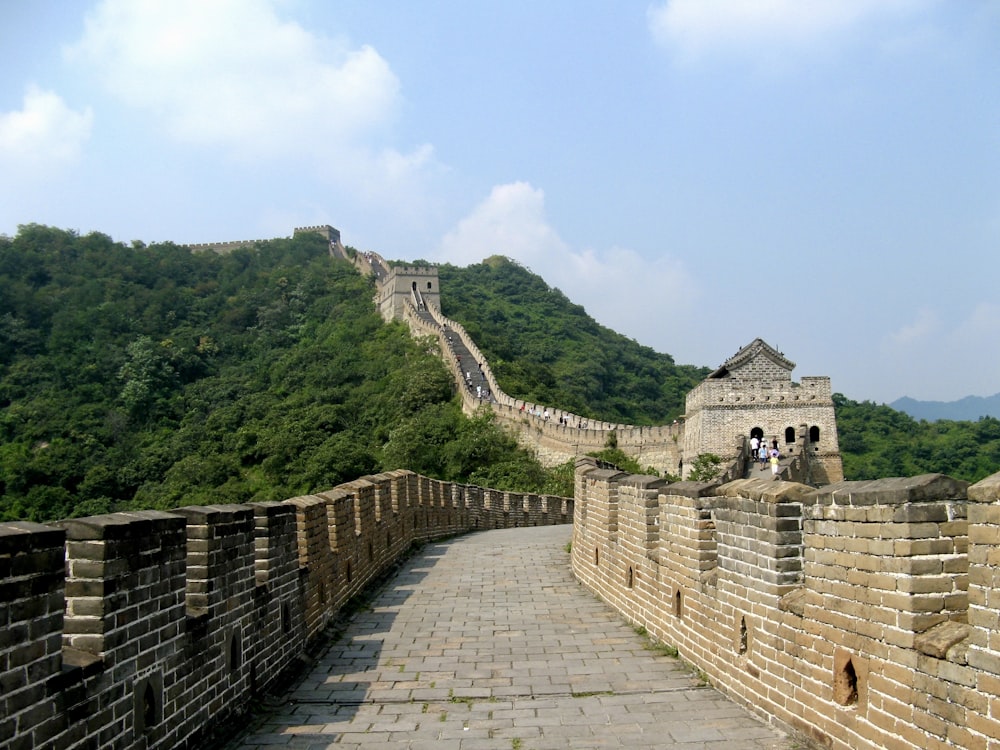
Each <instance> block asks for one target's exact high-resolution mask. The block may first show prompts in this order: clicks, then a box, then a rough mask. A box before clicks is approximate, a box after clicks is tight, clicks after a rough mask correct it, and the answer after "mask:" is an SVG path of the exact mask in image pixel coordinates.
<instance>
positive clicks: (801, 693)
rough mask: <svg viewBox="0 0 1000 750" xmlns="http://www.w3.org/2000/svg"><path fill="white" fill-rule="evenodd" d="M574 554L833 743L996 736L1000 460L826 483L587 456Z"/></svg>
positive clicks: (791, 721) (681, 645) (933, 744)
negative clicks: (711, 477) (980, 472)
mask: <svg viewBox="0 0 1000 750" xmlns="http://www.w3.org/2000/svg"><path fill="white" fill-rule="evenodd" d="M574 514H575V516H574V526H573V543H572V565H573V570H574V573H575V574H576V576H577V578H578V579H579V580H580V581H581V582H582V583H583V584H584V585H585V586H587V587H588V588H589V589H591V590H592V591H593V592H594V593H595V594H597V595H598V596H600V597H601V598H602V599H604V600H605V601H606V602H608V603H609V604H610V605H612V606H613V607H614V608H615V609H617V610H618V611H619V612H621V614H622V615H623V616H624V617H625V618H626V619H627V620H628V621H630V622H632V623H634V624H636V625H641V626H642V627H644V628H645V629H646V630H647V631H648V632H649V634H650V635H651V636H652V637H654V638H656V639H658V640H660V641H663V642H666V643H668V644H671V645H673V646H675V647H676V648H677V650H678V652H679V654H680V656H681V657H682V658H683V659H685V660H686V661H688V662H690V663H691V664H693V665H695V666H696V667H697V668H698V669H699V670H700V671H702V672H703V673H704V674H705V675H707V677H708V679H709V680H710V682H711V683H712V684H713V685H714V686H716V687H718V688H719V689H721V690H723V691H724V692H726V693H727V694H729V695H730V696H731V697H733V698H735V699H737V700H739V701H741V702H743V703H744V704H745V705H747V706H748V707H749V708H751V709H752V710H754V711H756V712H758V713H760V714H763V715H765V716H766V717H768V718H770V719H771V720H775V721H778V722H780V723H781V724H784V725H786V726H791V727H793V728H795V729H797V730H799V731H801V732H803V733H804V734H806V735H808V736H809V737H811V738H812V739H814V740H816V741H817V742H818V743H819V744H820V745H822V746H823V747H827V748H833V749H834V750H877V749H881V748H887V747H891V748H901V749H907V748H912V749H913V750H916V749H917V748H920V749H927V748H939V749H942V750H943V749H944V748H954V747H963V748H982V749H984V750H985V749H987V748H992V747H995V746H996V743H997V738H1000V716H998V715H997V713H996V711H995V710H994V708H993V707H994V706H996V705H998V704H1000V598H998V597H996V596H995V592H996V587H997V585H998V584H1000V554H998V550H1000V533H998V530H1000V474H995V475H993V476H991V477H988V478H987V479H984V480H983V481H982V482H979V483H978V484H975V485H973V486H972V487H969V486H968V484H967V483H966V482H961V481H958V480H954V479H951V478H949V477H946V476H943V475H940V474H931V475H925V476H918V477H910V478H895V479H880V480H876V481H871V482H838V483H835V484H831V485H828V486H825V487H822V488H820V489H813V488H811V487H808V486H806V485H802V484H798V483H795V482H772V481H769V480H756V479H740V480H737V481H733V482H730V483H728V484H725V485H722V486H721V487H720V486H713V485H710V484H704V483H694V482H678V483H675V484H666V483H664V482H663V481H662V480H657V479H655V478H653V477H643V476H633V475H628V474H623V473H622V472H619V471H617V470H614V469H609V468H605V467H601V466H599V465H597V464H596V463H594V462H593V461H592V460H590V459H581V460H580V461H579V462H578V464H577V473H576V481H575V503H574Z"/></svg>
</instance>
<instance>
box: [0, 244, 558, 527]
mask: <svg viewBox="0 0 1000 750" xmlns="http://www.w3.org/2000/svg"><path fill="white" fill-rule="evenodd" d="M371 284H372V282H371V281H370V280H367V279H364V278H362V277H360V276H359V275H358V274H357V273H356V272H355V271H354V270H353V269H352V268H351V267H350V265H349V264H346V263H343V262H338V261H334V260H332V259H331V258H330V257H329V256H328V254H327V252H326V245H325V242H324V241H323V240H322V239H321V238H320V237H319V236H318V235H317V236H312V235H308V234H305V235H299V236H296V237H295V238H294V239H291V240H273V241H270V242H264V243H259V244H258V246H257V248H256V249H252V248H247V249H240V250H237V251H235V252H232V253H230V254H228V255H216V254H214V253H192V252H191V251H190V250H188V249H187V248H184V247H179V246H176V245H173V244H170V243H167V244H162V245H155V246H149V247H146V246H144V245H143V244H142V243H133V245H132V246H131V247H127V246H125V245H122V244H120V243H115V242H113V241H112V240H111V239H110V238H109V237H107V236H105V235H102V234H96V233H95V234H89V235H86V236H82V237H81V236H78V235H77V234H76V233H74V232H69V231H62V230H57V229H52V228H47V227H42V226H37V225H28V226H23V227H21V228H20V231H19V232H18V234H17V236H16V237H14V238H9V237H0V519H7V520H11V519H30V520H52V519H58V518H66V517H70V516H76V515H89V514H95V513H102V512H107V511H113V510H120V509H128V508H171V507H177V506H180V505H191V504H207V503H217V502H248V501H259V500H280V499H284V498H288V497H294V496H295V495H298V494H303V493H308V492H314V491H319V490H323V489H327V488H330V487H332V486H334V485H336V484H338V483H340V482H344V481H349V480H352V479H355V478H357V477H359V476H363V475H365V474H370V473H374V472H378V471H382V470H387V469H394V468H408V469H412V470H413V471H417V472H420V473H423V474H426V475H429V476H434V477H438V478H442V479H448V480H455V481H469V482H474V483H477V484H484V485H488V486H493V487H497V488H499V489H518V490H524V491H546V492H558V493H560V494H561V493H565V492H567V491H571V489H569V490H567V487H568V488H571V487H572V484H571V483H569V484H568V485H567V482H566V480H565V477H560V476H557V474H556V473H553V472H549V471H546V470H543V469H542V467H541V466H540V465H539V464H538V462H537V461H536V460H534V459H533V458H532V457H530V456H529V455H528V454H526V453H525V452H524V451H523V450H520V449H519V448H518V447H517V446H516V444H515V443H514V441H513V440H512V439H511V438H510V437H509V436H507V435H506V434H504V433H503V432H502V431H501V430H500V429H499V428H498V427H497V426H496V425H495V424H494V423H493V422H492V420H491V418H489V417H487V416H485V415H483V416H479V417H476V418H474V419H467V418H466V417H464V416H463V415H462V414H461V411H460V408H459V405H458V402H457V400H456V399H455V398H454V395H453V385H452V381H451V378H450V376H449V374H448V372H447V370H446V369H445V368H444V366H443V365H442V363H441V361H440V360H439V359H438V358H437V357H436V356H434V354H433V352H434V351H436V347H434V346H432V345H430V344H429V343H428V342H426V341H424V342H420V341H414V340H413V339H412V338H411V337H410V336H409V333H408V331H407V329H406V328H405V327H404V326H402V325H401V324H393V325H385V324H384V323H383V322H382V320H381V318H379V317H378V315H377V314H376V313H375V311H374V307H373V304H372V296H373V291H374V290H373V287H372V285H371ZM563 473H565V472H563Z"/></svg>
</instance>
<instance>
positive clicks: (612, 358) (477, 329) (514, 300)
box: [438, 256, 710, 425]
mask: <svg viewBox="0 0 1000 750" xmlns="http://www.w3.org/2000/svg"><path fill="white" fill-rule="evenodd" d="M438 273H439V276H440V279H441V289H442V294H441V306H442V312H444V314H445V315H447V316H448V317H450V318H452V319H454V320H457V321H459V322H460V323H461V324H462V325H464V326H465V328H466V330H468V332H469V334H470V335H471V336H472V339H473V340H474V341H475V342H476V344H477V346H479V348H480V349H481V350H482V351H483V354H484V355H485V356H486V358H487V360H488V361H489V363H490V366H491V367H492V368H493V373H494V375H495V376H496V377H497V380H498V382H499V383H500V387H501V388H503V390H504V391H505V392H506V393H509V394H511V395H516V396H517V397H518V398H524V399H527V400H529V401H536V402H538V403H541V404H547V405H550V406H555V407H558V408H562V409H566V410H568V411H571V412H574V413H576V414H583V415H587V416H589V417H593V418H596V419H601V420H605V421H608V422H623V423H625V424H637V425H650V424H665V423H667V422H670V421H671V420H673V419H674V418H675V417H678V416H680V415H681V414H683V413H684V398H685V396H686V395H687V393H688V391H690V390H691V389H692V388H694V387H695V386H696V385H698V383H700V382H701V381H702V380H703V379H704V378H705V376H707V375H708V373H709V372H710V370H709V369H708V368H706V367H693V366H690V365H677V364H674V360H673V358H672V357H671V356H670V355H669V354H660V353H658V352H656V351H654V350H653V349H651V348H649V347H648V346H642V345H641V344H639V343H637V342H635V341H634V340H632V339H629V338H627V337H625V336H622V335H621V334H619V333H615V332H614V331H612V330H611V329H609V328H605V327H603V326H601V325H599V324H598V323H597V322H596V321H594V319H593V318H591V317H590V316H589V315H587V313H586V311H585V310H584V309H583V308H582V307H581V306H580V305H576V304H573V303H572V302H570V301H569V299H567V298H566V296H565V295H564V294H563V293H562V292H560V291H559V290H558V289H554V288H552V287H550V286H548V284H546V283H545V281H544V280H542V278H541V277H539V276H537V275H535V274H533V273H531V272H530V271H528V270H527V269H525V268H524V267H522V266H520V265H518V264H516V263H515V262H513V261H511V260H509V259H507V258H503V257H500V256H495V257H492V258H488V259H487V260H485V261H483V262H482V263H479V264H477V265H473V266H468V267H466V268H458V267H456V266H451V265H443V266H441V267H440V268H439V269H438Z"/></svg>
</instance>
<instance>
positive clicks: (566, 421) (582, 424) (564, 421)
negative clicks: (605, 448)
mask: <svg viewBox="0 0 1000 750" xmlns="http://www.w3.org/2000/svg"><path fill="white" fill-rule="evenodd" d="M518 411H520V412H521V413H522V414H527V415H528V416H531V417H538V418H539V419H541V420H543V421H545V422H548V421H549V419H551V418H552V414H551V413H550V412H549V409H548V407H542V406H538V405H537V404H536V405H532V406H528V405H527V404H526V403H524V402H522V403H521V406H520V408H519V409H518ZM559 424H560V425H562V426H563V427H572V426H573V423H572V421H571V420H570V418H569V416H568V415H566V414H560V415H559ZM576 428H577V429H578V430H586V429H587V420H585V419H580V418H577V421H576Z"/></svg>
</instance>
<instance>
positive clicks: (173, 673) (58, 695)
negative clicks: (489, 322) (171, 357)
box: [0, 470, 573, 750]
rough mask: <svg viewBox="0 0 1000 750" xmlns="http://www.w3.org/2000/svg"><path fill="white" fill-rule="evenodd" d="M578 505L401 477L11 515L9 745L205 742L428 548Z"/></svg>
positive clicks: (3, 736) (47, 749) (3, 562)
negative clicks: (416, 550)
mask: <svg viewBox="0 0 1000 750" xmlns="http://www.w3.org/2000/svg"><path fill="white" fill-rule="evenodd" d="M572 516H573V501H572V500H571V499H568V498H552V497H550V496H535V495H526V494H520V493H504V492H500V491H497V490H485V489H483V488H479V487H472V486H466V485H455V484H453V483H449V482H440V481H438V480H433V479H429V478H427V477H421V476H419V475H416V474H413V473H412V472H409V471H404V470H399V471H392V472H386V473H384V474H379V475H376V476H369V477H364V478H361V479H359V480H356V481H355V482H350V483H347V484H345V485H341V486H339V487H337V488H334V489H332V490H330V491H329V492H325V493H321V494H319V495H306V496H301V497H296V498H291V499H289V500H286V501H284V502H281V503H257V504H252V505H217V506H206V507H184V508H178V509H176V510H174V511H171V512H169V513H167V512H162V511H141V512H133V513H117V514H110V515H106V516H95V517H91V518H78V519H71V520H68V521H63V522H60V523H59V524H56V525H44V524H32V523H26V522H19V523H10V524H0V623H3V625H4V627H3V628H0V688H2V690H0V749H2V750H15V748H21V747H24V748H31V749H32V750H63V748H71V747H116V748H122V749H124V750H156V749H160V750H166V749H167V748H177V747H200V746H204V745H205V744H207V738H209V737H210V736H211V735H212V733H213V732H215V731H217V729H218V728H219V727H221V726H224V725H225V723H226V722H227V720H229V719H231V718H233V717H235V716H238V715H239V714H240V713H241V712H242V711H243V710H245V708H246V707H247V706H248V705H249V702H250V700H251V699H252V698H253V697H254V696H256V695H260V693H261V691H263V690H266V689H267V688H268V687H269V686H271V685H272V684H274V683H275V681H276V680H277V679H278V677H279V675H280V674H281V673H282V672H283V671H284V670H286V669H287V668H289V667H291V666H293V665H294V663H295V662H296V661H297V660H298V659H299V658H300V657H301V656H302V654H303V653H304V651H305V649H306V648H307V646H308V644H309V643H310V642H311V641H312V640H313V639H314V638H315V637H316V636H317V635H318V634H319V633H320V631H321V630H322V629H323V627H325V625H326V624H327V623H328V622H329V621H330V620H331V619H332V617H334V616H335V614H336V613H337V611H338V610H339V609H340V608H341V607H342V606H343V605H344V604H345V602H346V601H347V600H348V598H350V596H351V595H353V594H354V593H357V592H358V591H360V590H361V589H362V588H363V587H364V586H366V585H368V584H369V583H371V581H373V580H375V579H376V578H377V576H378V575H380V574H381V573H382V572H384V571H385V570H386V569H387V568H388V567H389V566H391V565H392V564H393V563H394V562H395V561H396V560H398V559H399V558H400V557H401V556H403V555H405V554H407V551H408V550H409V548H410V546H411V545H412V544H413V543H419V542H424V541H428V540H432V539H435V538H439V537H442V536H449V535H452V534H455V533H461V532H463V531H469V530H473V529H478V528H501V527H504V526H505V525H510V526H514V525H525V524H529V523H530V524H539V523H546V522H548V523H571V522H572Z"/></svg>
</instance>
